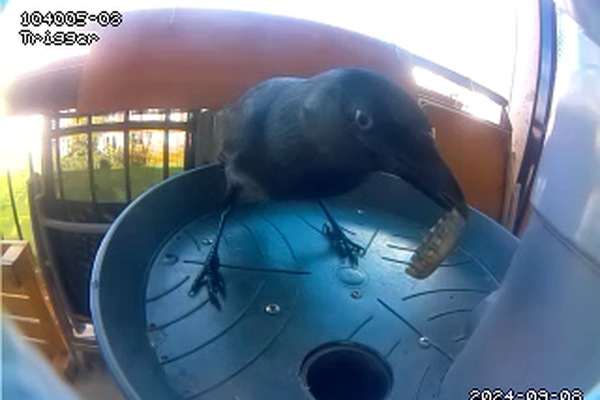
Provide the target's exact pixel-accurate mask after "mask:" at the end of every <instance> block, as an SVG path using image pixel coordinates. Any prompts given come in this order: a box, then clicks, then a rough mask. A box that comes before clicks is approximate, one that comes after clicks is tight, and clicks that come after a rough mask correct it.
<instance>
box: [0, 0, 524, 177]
mask: <svg viewBox="0 0 600 400" xmlns="http://www.w3.org/2000/svg"><path fill="white" fill-rule="evenodd" d="M6 1H7V0H0V5H1V4H2V3H5V2H6ZM516 1H517V0H452V1H450V0H418V1H415V0H395V1H390V0H387V1H386V0H370V1H368V2H363V1H361V2H354V3H353V2H349V1H348V0H346V1H327V0H303V1H282V0H253V1H249V0H219V1H215V0H212V1H211V0H198V1H191V0H169V1H165V0H162V1H159V0H144V1H140V0H132V1H123V0H119V1H115V0H104V1H102V2H97V3H96V2H94V3H95V4H94V3H92V2H85V3H84V2H81V1H75V0H53V1H52V2H48V0H8V4H7V5H6V7H5V9H4V11H3V12H2V14H0V55H1V59H2V62H0V164H2V160H3V158H4V160H5V161H6V157H9V156H10V154H9V153H10V152H9V151H8V150H3V149H6V147H7V146H6V140H7V139H6V134H7V133H9V131H10V130H11V129H9V126H14V122H10V123H9V122H8V121H6V118H7V117H3V116H2V115H4V114H5V112H4V103H3V92H4V89H5V88H6V86H7V85H8V84H9V83H10V82H11V81H12V80H13V79H14V77H15V76H16V75H18V74H20V73H22V72H24V71H28V70H32V69H35V68H38V67H40V66H42V65H44V64H47V63H49V62H51V61H55V60H57V59H60V58H64V57H68V56H72V55H75V54H82V53H85V52H87V51H89V48H87V47H55V46H53V47H46V46H44V45H41V44H38V45H35V46H31V45H29V46H24V45H23V44H22V43H21V37H20V35H19V34H18V32H19V30H20V29H22V28H21V27H20V21H21V19H20V15H21V13H22V12H23V11H29V12H32V11H36V10H39V11H42V12H45V11H48V10H49V8H48V4H49V3H50V4H51V10H53V11H54V10H63V11H77V10H86V11H89V12H99V11H102V10H106V11H121V12H123V11H129V10H135V9H148V8H162V7H199V8H220V9H235V10H247V11H258V12H268V13H272V14H278V15H287V16H293V17H297V18H303V19H309V20H313V21H319V22H324V23H327V24H330V25H335V26H340V27H343V28H346V29H350V30H354V31H357V32H361V33H363V34H366V35H370V36H373V37H376V38H379V39H382V40H385V41H388V42H392V43H395V44H397V45H398V46H400V47H402V48H404V49H406V50H408V51H410V52H412V53H415V54H417V55H420V56H422V57H424V58H427V59H430V60H432V61H434V62H436V63H438V64H441V65H444V66H445V67H447V68H450V69H452V70H454V71H456V72H458V73H460V74H462V75H465V76H467V77H470V78H471V79H473V80H474V81H476V82H479V83H481V84H482V85H484V86H487V87H488V88H490V89H492V90H494V91H496V92H498V93H499V94H501V95H503V96H505V97H507V98H508V97H509V93H510V86H511V79H512V71H513V58H514V57H513V56H514V52H515V37H516V36H515V33H516V32H515V23H516ZM0 7H1V6H0ZM124 23H127V21H124ZM32 29H34V28H32ZM38 29H40V30H41V28H38ZM100 40H102V39H100ZM11 140H12V139H11ZM3 142H4V143H3ZM13 157H14V156H13ZM0 168H1V165H0Z"/></svg>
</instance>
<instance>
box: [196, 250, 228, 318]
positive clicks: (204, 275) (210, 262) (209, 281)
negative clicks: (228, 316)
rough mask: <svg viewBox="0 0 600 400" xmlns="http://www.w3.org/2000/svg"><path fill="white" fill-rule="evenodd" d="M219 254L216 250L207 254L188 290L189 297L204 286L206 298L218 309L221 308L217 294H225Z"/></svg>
mask: <svg viewBox="0 0 600 400" xmlns="http://www.w3.org/2000/svg"><path fill="white" fill-rule="evenodd" d="M219 265H220V262H219V255H218V254H217V252H212V251H211V253H210V254H209V255H208V257H207V259H206V262H205V263H204V266H203V267H202V271H200V272H199V273H198V275H197V276H196V278H195V279H194V282H192V286H191V287H190V290H189V291H188V295H189V296H190V297H193V296H195V295H196V294H197V293H198V292H199V291H200V289H202V287H204V286H206V288H207V290H208V299H209V300H210V302H211V303H212V304H214V305H215V307H217V308H218V309H220V308H221V303H220V302H219V298H218V295H219V294H221V295H222V296H223V297H224V296H225V280H224V279H223V275H221V272H219Z"/></svg>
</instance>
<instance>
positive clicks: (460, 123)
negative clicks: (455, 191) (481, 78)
mask: <svg viewBox="0 0 600 400" xmlns="http://www.w3.org/2000/svg"><path fill="white" fill-rule="evenodd" d="M423 109H424V110H425V112H426V114H427V115H428V117H429V119H430V121H431V123H432V125H433V126H434V128H435V138H436V145H437V147H438V149H439V151H440V153H441V155H442V157H443V158H444V160H445V161H446V162H447V163H448V164H449V165H450V168H451V169H452V172H453V173H454V174H455V175H456V178H457V179H458V182H459V183H460V185H461V187H462V189H463V191H464V193H465V197H466V199H467V202H468V203H469V204H470V205H471V206H473V207H475V208H477V209H478V210H479V211H481V212H483V213H484V214H487V215H488V216H489V217H491V218H493V219H495V220H496V221H499V220H500V218H501V217H502V209H503V205H504V191H505V186H506V177H505V175H506V168H507V163H508V161H509V154H510V148H511V147H510V146H511V137H510V132H506V131H504V130H502V129H501V128H500V127H498V126H496V125H492V124H489V123H487V122H485V121H482V120H479V119H477V118H475V117H472V116H470V115H467V114H464V113H461V112H459V111H455V110H452V109H449V108H446V107H443V106H439V105H436V104H432V103H426V104H425V106H424V107H423Z"/></svg>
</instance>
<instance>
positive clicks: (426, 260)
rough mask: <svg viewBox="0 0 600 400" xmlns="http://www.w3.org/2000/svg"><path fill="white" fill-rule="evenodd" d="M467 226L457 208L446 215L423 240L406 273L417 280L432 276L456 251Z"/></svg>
mask: <svg viewBox="0 0 600 400" xmlns="http://www.w3.org/2000/svg"><path fill="white" fill-rule="evenodd" d="M466 224H467V221H466V219H465V217H464V216H463V215H461V214H460V213H459V212H458V211H457V209H456V208H453V209H452V210H451V211H449V212H447V213H445V214H444V215H443V216H442V218H440V219H439V221H438V222H436V224H435V225H434V226H433V227H432V228H431V229H430V230H429V232H428V233H427V235H426V236H425V237H424V238H423V240H422V241H421V243H420V244H419V247H417V250H416V251H415V253H414V254H413V256H412V257H411V259H410V266H409V267H407V268H406V270H405V272H406V273H407V274H408V275H410V276H412V277H413V278H417V279H425V278H427V277H428V276H429V275H431V274H432V273H433V272H434V271H435V270H436V269H437V268H438V267H439V266H440V264H441V263H442V261H444V259H445V258H446V257H447V256H448V254H449V253H450V252H451V251H452V250H453V249H454V246H455V245H456V242H457V241H458V239H459V237H460V234H461V232H462V230H463V229H464V227H465V225H466Z"/></svg>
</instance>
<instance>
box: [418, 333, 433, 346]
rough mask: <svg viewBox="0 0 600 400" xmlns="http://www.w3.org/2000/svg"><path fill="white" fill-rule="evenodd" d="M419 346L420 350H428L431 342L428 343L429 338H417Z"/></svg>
mask: <svg viewBox="0 0 600 400" xmlns="http://www.w3.org/2000/svg"><path fill="white" fill-rule="evenodd" d="M419 345H420V346H421V347H422V348H424V349H427V348H429V346H431V342H430V341H429V338H428V337H427V336H422V337H420V338H419Z"/></svg>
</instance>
